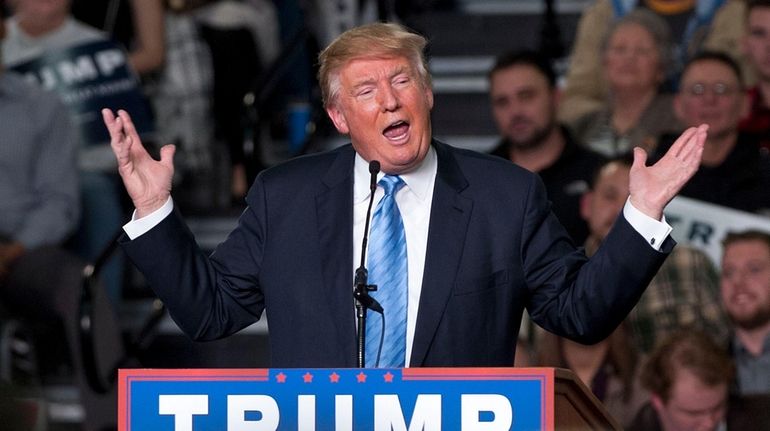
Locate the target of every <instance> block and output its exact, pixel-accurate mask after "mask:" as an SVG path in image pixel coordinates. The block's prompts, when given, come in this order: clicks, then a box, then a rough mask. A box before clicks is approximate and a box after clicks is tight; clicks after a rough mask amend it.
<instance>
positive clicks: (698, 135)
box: [680, 124, 708, 165]
mask: <svg viewBox="0 0 770 431" xmlns="http://www.w3.org/2000/svg"><path fill="white" fill-rule="evenodd" d="M707 132H708V124H701V125H700V126H698V128H697V129H696V130H695V134H694V135H693V137H692V138H691V139H690V141H689V142H688V145H686V146H685V147H683V149H682V151H681V154H680V159H681V160H682V161H683V162H686V163H694V164H696V165H700V158H701V154H703V147H704V145H705V143H706V138H707V136H708V133H707Z"/></svg>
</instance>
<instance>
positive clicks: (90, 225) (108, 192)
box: [2, 0, 125, 303]
mask: <svg viewBox="0 0 770 431" xmlns="http://www.w3.org/2000/svg"><path fill="white" fill-rule="evenodd" d="M69 7H70V2H69V0H51V1H40V0H17V1H15V2H14V3H13V15H12V16H11V17H10V18H9V19H8V20H7V25H8V33H7V34H6V37H5V38H4V39H3V41H2V50H3V58H2V62H3V64H4V65H5V66H7V67H13V66H15V65H18V64H21V63H25V62H27V61H30V60H33V59H35V58H38V57H40V56H42V55H44V54H45V53H47V52H49V51H54V50H58V49H65V48H70V47H73V46H77V45H80V44H83V43H86V42H95V41H100V40H105V39H106V36H105V35H104V34H103V33H102V32H100V31H98V30H96V29H94V28H92V27H89V26H87V25H85V24H83V23H81V22H78V21H77V20H75V19H74V18H73V17H72V16H71V14H70V9H69ZM78 141H79V142H80V146H79V147H78V165H79V171H80V188H81V205H82V219H81V223H80V226H79V229H78V232H77V233H76V237H75V239H74V240H73V244H74V247H75V249H76V251H77V252H78V254H80V255H81V256H82V257H84V258H85V259H87V260H94V259H96V257H97V256H98V255H99V254H100V253H101V252H102V251H103V250H104V249H105V247H106V246H107V245H108V244H109V243H110V241H112V240H113V239H114V238H115V235H116V233H117V232H118V230H119V229H120V225H121V224H122V223H123V221H124V218H125V211H124V209H123V204H122V199H123V192H122V190H121V189H120V186H119V183H118V180H117V176H116V175H115V173H114V169H115V161H114V158H112V157H111V156H110V153H111V151H110V148H109V146H108V145H107V143H106V142H105V143H104V145H87V144H86V143H85V142H82V141H83V140H81V139H80V138H78ZM123 267H124V264H123V261H122V256H120V255H115V256H113V257H112V258H111V260H110V261H109V263H108V264H107V266H106V267H105V268H104V272H103V275H104V279H105V284H106V286H107V290H108V292H109V293H110V297H111V298H112V300H113V301H115V302H116V303H117V302H119V301H120V298H121V295H122V283H123V273H124V270H123Z"/></svg>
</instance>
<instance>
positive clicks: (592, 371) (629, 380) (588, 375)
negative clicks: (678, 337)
mask: <svg viewBox="0 0 770 431" xmlns="http://www.w3.org/2000/svg"><path fill="white" fill-rule="evenodd" d="M637 359H638V358H637V351H636V349H635V348H634V346H633V345H632V343H631V342H630V340H629V338H628V332H627V329H626V327H625V326H624V325H621V326H619V327H618V329H616V330H615V332H613V333H612V335H610V336H609V337H608V338H606V339H604V340H602V341H600V342H598V343H596V344H592V345H585V344H579V343H576V342H574V341H570V340H568V339H566V338H562V337H559V336H556V335H554V334H551V333H550V332H543V333H542V334H541V335H540V337H539V339H538V361H537V364H536V365H537V366H539V367H559V368H567V369H570V370H572V371H573V372H574V373H575V374H576V375H577V376H578V378H580V380H581V381H582V382H583V383H585V384H586V386H588V387H589V388H590V389H591V392H593V394H594V395H596V398H598V399H599V401H601V402H602V404H604V407H606V408H607V411H608V412H609V413H610V415H611V416H612V417H613V418H615V419H616V420H617V421H618V422H620V424H621V425H623V426H627V425H629V424H630V423H631V420H633V418H634V417H635V416H636V413H637V411H638V410H639V409H640V408H641V406H642V405H643V404H644V403H645V402H647V399H648V397H647V394H646V392H645V391H644V390H642V389H641V388H640V386H639V384H638V382H637Z"/></svg>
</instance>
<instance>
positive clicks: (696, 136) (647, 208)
mask: <svg viewBox="0 0 770 431" xmlns="http://www.w3.org/2000/svg"><path fill="white" fill-rule="evenodd" d="M707 131H708V126H707V125H705V124H703V125H700V126H699V127H691V128H689V129H687V130H685V132H684V133H682V135H680V136H679V138H678V139H677V140H676V142H674V144H673V145H672V146H671V148H669V150H668V151H667V152H666V154H665V155H664V156H663V157H662V158H661V159H660V160H658V162H657V163H655V164H654V165H652V166H647V165H646V162H647V153H645V151H644V150H643V149H641V148H638V147H637V148H634V164H633V166H632V167H631V172H630V174H629V192H630V195H631V197H630V199H631V203H632V204H633V205H634V207H636V208H637V209H638V210H640V211H642V212H643V213H645V214H647V215H648V216H650V217H652V218H654V219H656V220H660V219H661V217H662V216H663V209H664V208H665V207H666V204H668V203H669V202H670V201H671V199H673V198H674V196H676V195H677V193H679V191H680V190H681V189H682V187H684V185H685V183H687V181H689V179H690V178H692V176H693V175H694V174H695V172H696V171H697V170H698V167H699V166H700V161H701V156H702V155H703V145H704V143H705V142H706V132H707Z"/></svg>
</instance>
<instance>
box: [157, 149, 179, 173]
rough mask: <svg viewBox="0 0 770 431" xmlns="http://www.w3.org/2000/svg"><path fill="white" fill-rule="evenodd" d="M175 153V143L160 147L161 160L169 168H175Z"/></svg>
mask: <svg viewBox="0 0 770 431" xmlns="http://www.w3.org/2000/svg"><path fill="white" fill-rule="evenodd" d="M174 153H176V146H175V145H173V144H169V145H164V146H163V147H161V149H160V162H161V163H162V164H164V165H166V166H168V167H169V168H171V169H173V168H174Z"/></svg>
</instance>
